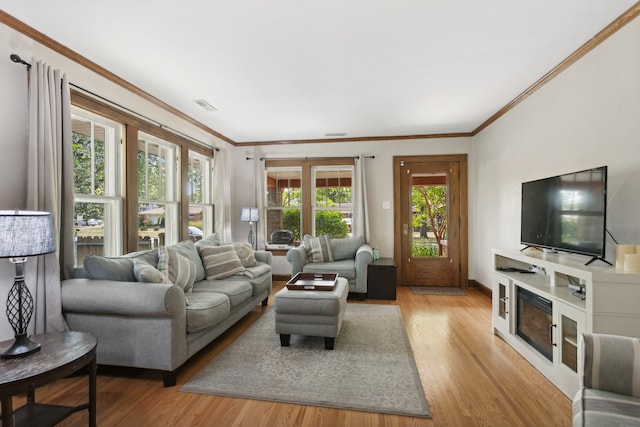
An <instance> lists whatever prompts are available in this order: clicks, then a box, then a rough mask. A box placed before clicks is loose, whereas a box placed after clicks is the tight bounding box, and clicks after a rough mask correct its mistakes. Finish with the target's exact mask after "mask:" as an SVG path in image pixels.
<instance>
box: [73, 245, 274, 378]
mask: <svg viewBox="0 0 640 427" xmlns="http://www.w3.org/2000/svg"><path fill="white" fill-rule="evenodd" d="M246 245H248V244H238V243H236V244H223V243H221V242H220V239H219V237H218V235H212V236H209V237H207V238H206V239H204V240H201V241H199V242H197V243H196V244H194V243H193V242H191V241H185V242H180V243H178V244H176V245H173V246H169V247H167V248H162V247H161V248H157V249H153V250H148V251H141V252H135V253H131V254H127V255H124V256H122V257H115V258H104V257H95V256H92V257H87V258H85V260H84V267H83V268H80V269H76V272H75V274H74V278H73V279H69V280H64V281H63V282H62V310H63V314H64V317H65V319H66V321H67V324H68V325H69V328H70V329H71V330H74V331H84V332H89V333H91V334H93V335H94V336H96V337H97V338H98V347H97V362H98V364H104V365H115V366H127V367H136V368H146V369H157V370H160V371H162V372H163V378H164V384H165V386H167V387H168V386H173V385H175V384H176V380H177V374H176V369H177V368H179V367H180V366H181V365H182V364H183V363H185V362H186V361H187V360H188V359H189V358H190V357H191V356H193V355H194V354H195V353H196V352H198V351H199V350H201V349H202V348H203V347H205V346H206V345H207V344H209V343H210V342H211V341H212V340H214V339H215V338H217V337H218V336H220V335H221V334H222V333H223V332H224V331H226V330H227V329H228V328H229V327H231V326H232V325H233V324H234V323H236V322H237V321H238V320H239V319H241V318H242V317H244V316H245V315H246V314H247V313H248V312H249V311H251V310H253V309H254V308H255V307H256V306H257V305H259V304H262V305H263V306H264V305H266V304H267V298H268V296H269V294H270V293H271V289H272V288H271V286H272V280H271V263H272V255H271V253H270V252H266V251H255V252H254V251H252V250H247V247H246ZM176 254H179V256H178V255H176ZM185 259H186V260H188V261H185ZM155 282H160V283H155Z"/></svg>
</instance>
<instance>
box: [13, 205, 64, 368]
mask: <svg viewBox="0 0 640 427" xmlns="http://www.w3.org/2000/svg"><path fill="white" fill-rule="evenodd" d="M55 250H56V242H55V238H54V235H53V225H52V223H51V214H50V213H49V212H34V211H19V210H14V211H0V258H9V260H10V261H11V262H12V263H13V264H14V265H15V266H16V275H15V282H14V283H13V286H12V287H11V289H10V290H9V294H8V296H7V318H8V319H9V323H10V324H11V327H12V328H13V331H14V332H15V341H14V342H13V344H12V345H11V347H9V348H8V349H7V350H6V351H4V352H3V353H1V354H0V357H1V358H3V359H10V358H15V357H22V356H26V355H28V354H31V353H34V352H36V351H39V350H40V344H39V343H37V342H34V341H31V340H30V339H29V337H28V336H27V328H28V327H29V322H30V321H31V316H32V315H33V308H34V304H33V297H32V296H31V293H30V292H29V288H28V287H27V285H25V283H24V263H25V262H26V261H27V257H30V256H37V255H43V254H48V253H50V252H53V251H55Z"/></svg>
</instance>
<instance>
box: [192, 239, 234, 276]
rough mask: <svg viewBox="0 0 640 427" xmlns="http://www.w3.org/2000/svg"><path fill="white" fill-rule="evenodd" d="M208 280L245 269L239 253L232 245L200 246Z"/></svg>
mask: <svg viewBox="0 0 640 427" xmlns="http://www.w3.org/2000/svg"><path fill="white" fill-rule="evenodd" d="M198 251H200V258H202V265H204V271H205V275H206V277H207V280H213V279H224V278H225V277H229V276H233V275H234V274H236V273H240V272H242V271H244V267H243V266H242V263H241V262H240V258H238V253H237V252H236V251H235V250H234V249H233V246H231V245H225V246H198Z"/></svg>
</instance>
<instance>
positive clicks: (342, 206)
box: [312, 166, 353, 238]
mask: <svg viewBox="0 0 640 427" xmlns="http://www.w3.org/2000/svg"><path fill="white" fill-rule="evenodd" d="M312 175H313V184H314V194H315V200H314V207H313V224H314V227H313V234H314V235H315V236H321V235H324V234H328V235H329V236H330V237H333V238H340V237H347V236H348V235H350V234H351V218H352V216H353V215H352V214H353V212H352V210H353V205H352V203H351V200H352V199H351V194H352V191H351V181H352V177H353V166H339V167H338V166H335V167H327V166H314V167H313V168H312Z"/></svg>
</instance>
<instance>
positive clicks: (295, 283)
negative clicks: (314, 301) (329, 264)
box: [287, 272, 338, 291]
mask: <svg viewBox="0 0 640 427" xmlns="http://www.w3.org/2000/svg"><path fill="white" fill-rule="evenodd" d="M337 280H338V274H337V273H304V272H299V273H297V274H296V275H295V276H293V277H292V278H291V280H289V281H288V282H287V289H289V290H291V291H332V290H333V289H334V287H335V286H336V282H337Z"/></svg>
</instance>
